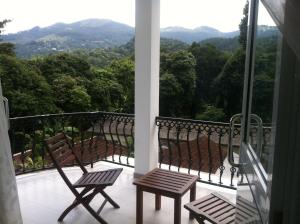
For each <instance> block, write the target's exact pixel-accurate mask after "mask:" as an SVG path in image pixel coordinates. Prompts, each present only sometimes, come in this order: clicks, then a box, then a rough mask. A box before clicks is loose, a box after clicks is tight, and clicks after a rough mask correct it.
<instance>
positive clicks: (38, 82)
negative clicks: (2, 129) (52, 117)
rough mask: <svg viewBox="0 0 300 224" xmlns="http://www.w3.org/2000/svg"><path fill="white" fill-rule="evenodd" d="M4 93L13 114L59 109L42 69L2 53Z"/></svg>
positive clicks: (46, 111) (1, 76)
mask: <svg viewBox="0 0 300 224" xmlns="http://www.w3.org/2000/svg"><path fill="white" fill-rule="evenodd" d="M0 78H1V80H2V85H3V95H5V96H6V97H7V98H8V99H9V102H10V108H11V116H13V117H15V116H26V115H33V114H40V113H53V112H56V111H57V108H56V106H55V104H54V100H53V97H52V90H51V87H50V86H49V84H48V83H47V81H46V79H45V78H44V77H43V76H42V75H41V74H40V71H39V70H38V69H37V68H36V67H35V66H32V65H31V64H29V63H27V62H26V61H22V60H19V59H17V58H15V57H12V56H10V55H5V54H0Z"/></svg>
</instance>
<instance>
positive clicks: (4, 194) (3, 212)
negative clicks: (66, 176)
mask: <svg viewBox="0 0 300 224" xmlns="http://www.w3.org/2000/svg"><path fill="white" fill-rule="evenodd" d="M0 142H1V144H0V223H1V224H22V223H23V221H22V216H21V211H20V204H19V197H18V190H17V183H16V177H15V168H14V165H13V161H12V158H11V147H10V141H9V136H8V125H7V117H6V115H5V110H4V104H3V98H2V88H1V80H0Z"/></svg>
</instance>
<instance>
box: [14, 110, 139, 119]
mask: <svg viewBox="0 0 300 224" xmlns="http://www.w3.org/2000/svg"><path fill="white" fill-rule="evenodd" d="M96 114H101V115H113V116H122V117H132V118H133V117H134V114H125V113H115V112H105V111H93V112H73V113H58V114H41V115H32V116H23V117H13V118H10V120H11V121H13V120H20V119H33V118H46V117H63V116H80V115H96Z"/></svg>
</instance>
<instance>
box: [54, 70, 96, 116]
mask: <svg viewBox="0 0 300 224" xmlns="http://www.w3.org/2000/svg"><path fill="white" fill-rule="evenodd" d="M53 90H54V97H55V103H56V105H57V106H58V107H59V108H61V109H62V111H64V112H80V111H89V110H90V107H91V97H90V96H89V95H88V93H87V90H86V89H85V88H84V87H83V86H81V85H79V84H78V81H77V80H76V79H74V78H72V77H71V76H69V75H62V76H60V77H59V78H57V79H55V80H54V81H53Z"/></svg>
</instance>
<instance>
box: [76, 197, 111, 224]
mask: <svg viewBox="0 0 300 224" xmlns="http://www.w3.org/2000/svg"><path fill="white" fill-rule="evenodd" d="M82 205H83V206H84V207H85V208H86V209H87V210H88V211H89V212H90V213H91V215H92V216H94V218H95V219H97V221H98V222H100V223H101V224H108V222H106V221H105V220H104V219H103V218H102V217H101V216H100V215H98V214H97V213H96V212H95V211H94V209H92V207H91V206H90V205H89V204H86V203H85V202H82Z"/></svg>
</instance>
